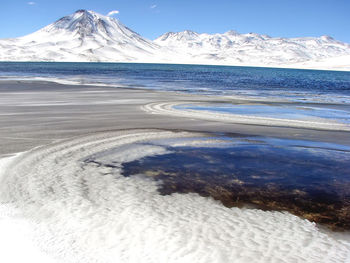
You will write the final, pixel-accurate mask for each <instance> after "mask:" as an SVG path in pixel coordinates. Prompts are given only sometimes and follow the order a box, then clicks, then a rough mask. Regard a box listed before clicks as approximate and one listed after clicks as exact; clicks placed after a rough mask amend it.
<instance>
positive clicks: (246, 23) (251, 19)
mask: <svg viewBox="0 0 350 263" xmlns="http://www.w3.org/2000/svg"><path fill="white" fill-rule="evenodd" d="M4 2H5V3H4ZM4 2H2V3H1V10H0V26H1V30H0V38H7V37H17V36H22V35H26V34H29V33H32V32H34V31H35V30H38V29H40V28H42V27H44V26H46V25H48V24H50V23H52V22H54V21H55V20H57V19H59V18H61V17H62V16H65V15H68V14H71V13H73V12H74V11H76V10H77V9H88V10H94V11H96V12H98V13H101V14H107V13H109V12H110V11H112V10H118V11H119V14H116V15H114V17H116V18H118V19H119V20H121V21H122V22H123V23H124V24H125V25H127V26H128V27H130V28H131V29H133V30H134V31H136V32H138V33H139V34H141V35H142V36H144V37H147V38H150V39H154V38H156V37H158V36H159V35H161V34H163V33H165V32H168V31H182V30H185V29H192V30H194V31H197V32H200V33H203V32H207V33H224V32H226V31H228V30H231V29H233V30H236V31H238V32H240V33H249V32H256V33H260V34H268V35H271V36H282V37H296V36H321V35H330V36H333V37H334V38H336V39H338V40H341V41H344V42H348V43H350V31H349V28H350V0H317V1H316V0H216V1H213V0H138V1H137V0H29V1H28V0H27V1H23V0H4Z"/></svg>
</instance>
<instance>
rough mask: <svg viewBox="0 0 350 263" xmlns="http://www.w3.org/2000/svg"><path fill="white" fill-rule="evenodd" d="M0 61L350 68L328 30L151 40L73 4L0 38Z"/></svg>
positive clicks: (345, 47) (347, 49)
mask: <svg viewBox="0 0 350 263" xmlns="http://www.w3.org/2000/svg"><path fill="white" fill-rule="evenodd" d="M0 48H1V50H0V61H70V62H83V61H85V62H89V61H104V62H146V63H180V64H182V63H183V64H213V65H241V66H270V67H291V68H293V67H294V68H315V69H335V70H350V62H349V61H350V60H349V56H350V45H349V44H347V43H342V42H340V41H337V40H335V39H333V38H332V37H329V36H321V37H319V38H316V37H303V38H282V37H270V36H267V35H260V34H256V33H248V34H240V33H237V32H235V31H228V32H226V33H224V34H199V33H196V32H193V31H190V30H186V31H183V32H176V33H174V32H168V33H166V34H164V35H162V36H160V37H159V38H157V39H156V40H154V41H151V40H148V39H146V38H143V37H142V36H140V35H139V34H137V33H135V32H134V31H132V30H130V29H129V28H128V27H126V26H124V25H123V24H122V23H121V22H120V21H118V20H116V19H114V18H111V17H108V16H103V15H101V14H98V13H95V12H93V11H87V10H78V11H77V12H75V13H74V14H71V15H69V16H65V17H63V18H61V19H59V20H58V21H56V22H54V23H52V24H50V25H48V26H46V27H44V28H43V29H41V30H39V31H37V32H34V33H32V34H30V35H27V36H24V37H19V38H14V39H2V40H0Z"/></svg>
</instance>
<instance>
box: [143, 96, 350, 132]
mask: <svg viewBox="0 0 350 263" xmlns="http://www.w3.org/2000/svg"><path fill="white" fill-rule="evenodd" d="M184 103H186V101H174V102H155V103H150V104H147V105H144V106H142V107H141V108H142V110H144V111H146V112H148V113H152V114H161V115H168V116H176V117H185V118H194V119H201V120H208V121H218V122H226V123H237V124H247V125H261V126H277V127H290V128H302V129H316V130H330V131H350V125H346V124H341V123H336V122H330V121H328V122H326V120H325V119H324V121H325V122H316V121H312V120H306V121H304V120H295V119H293V120H292V119H278V118H270V117H259V116H248V115H240V114H231V113H216V112H212V111H199V110H197V111H196V110H189V109H186V110H178V109H175V106H178V105H181V104H184Z"/></svg>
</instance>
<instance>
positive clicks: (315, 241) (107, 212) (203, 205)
mask: <svg viewBox="0 0 350 263" xmlns="http://www.w3.org/2000/svg"><path fill="white" fill-rule="evenodd" d="M193 136H201V134H199V133H195V134H193V133H188V132H175V133H174V132H171V131H161V130H124V131H115V132H105V133H103V132H102V133H98V134H91V135H87V136H83V137H80V138H73V139H68V140H64V141H61V142H57V143H53V144H50V145H47V146H43V147H40V148H37V149H34V150H32V151H30V152H27V153H24V154H22V155H20V156H18V157H16V158H14V159H13V161H12V164H10V166H8V167H7V169H6V171H5V172H6V177H5V178H2V180H1V181H2V182H1V184H0V185H1V191H0V192H1V200H2V203H6V202H10V203H12V204H15V205H16V206H17V207H18V208H19V209H20V211H21V212H22V216H23V217H24V218H26V219H27V220H30V221H32V222H35V224H36V228H37V230H36V233H37V235H39V237H40V238H39V240H40V243H39V245H40V247H41V248H42V249H43V250H44V251H50V253H53V255H54V256H56V257H58V258H61V259H62V260H63V261H64V262H72V259H74V260H75V261H74V262H104V263H105V262H115V261H116V260H117V261H118V262H130V261H133V260H134V261H135V260H136V261H139V262H140V261H142V262H159V260H165V261H166V262H184V261H186V262H187V261H192V262H193V261H198V260H200V261H202V260H209V261H211V262H227V260H228V261H232V260H234V261H236V262H245V261H246V260H247V259H248V258H250V259H252V260H254V258H255V259H256V258H259V260H261V261H266V262H269V261H270V259H272V258H274V259H279V260H286V261H291V260H299V261H303V262H314V261H320V260H321V259H322V260H323V261H324V262H328V261H332V260H333V261H334V260H335V261H339V262H341V261H343V260H345V259H346V258H347V257H348V253H349V251H350V247H349V243H347V242H346V241H344V240H338V239H337V238H334V237H332V236H331V235H327V234H325V233H322V232H321V231H320V230H318V228H317V226H316V225H315V224H313V223H310V222H309V221H307V220H302V219H300V218H299V217H296V216H293V215H291V214H289V213H285V212H284V213H281V212H271V211H262V210H259V209H240V208H226V207H224V206H223V205H222V204H220V203H219V202H217V201H214V200H213V199H211V198H205V197H200V196H198V195H197V194H172V195H168V196H161V195H159V193H158V190H157V189H158V183H157V182H156V181H153V180H151V179H149V178H145V177H144V176H132V177H124V176H122V175H121V169H122V168H121V166H120V164H121V163H122V162H125V161H130V160H135V159H137V158H140V157H142V156H145V154H146V155H147V156H149V155H152V154H159V153H161V152H162V151H163V150H162V149H161V148H159V147H156V148H152V147H151V148H144V147H145V146H144V145H143V144H142V143H143V142H145V141H147V140H151V139H161V138H163V139H171V138H179V137H182V138H185V137H193ZM135 147H136V148H135ZM140 147H141V148H140ZM140 154H141V155H140ZM110 155H111V156H112V160H113V161H114V162H115V163H114V167H108V166H99V165H98V164H96V163H94V162H86V160H89V159H92V160H96V159H97V160H99V159H101V158H102V159H103V158H105V157H108V158H110V157H109V156H110ZM204 219H205V220H204ZM193 222H197V223H198V225H197V224H193ZM131 230H132V234H131V232H130V231H131ZM228 230H229V231H228ZM133 237H137V238H136V239H134V238H133ZM96 244H98V246H96ZM184 244H186V245H185V247H184ZM271 247H273V249H268V248H271ZM286 250H288V251H289V253H288V254H286V253H285V251H286ZM54 251H55V252H54Z"/></svg>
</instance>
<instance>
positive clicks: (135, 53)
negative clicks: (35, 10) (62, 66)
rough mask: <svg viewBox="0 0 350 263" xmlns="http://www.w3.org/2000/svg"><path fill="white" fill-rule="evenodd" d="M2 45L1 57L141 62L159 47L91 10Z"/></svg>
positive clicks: (149, 57)
mask: <svg viewBox="0 0 350 263" xmlns="http://www.w3.org/2000/svg"><path fill="white" fill-rule="evenodd" d="M0 47H1V52H0V60H15V61H19V60H20V61H138V60H147V59H152V57H153V56H154V54H155V53H156V52H157V51H158V50H159V47H158V45H156V44H155V43H153V42H152V41H150V40H147V39H145V38H143V37H141V36H140V35H139V34H137V33H135V32H133V31H132V30H130V29H129V28H127V27H126V26H124V25H123V24H122V23H121V22H119V21H118V20H116V19H114V18H111V17H107V16H103V15H100V14H97V13H95V12H93V11H87V10H78V11H76V12H75V13H74V14H72V15H69V16H65V17H63V18H61V19H59V20H58V21H56V22H54V23H53V24H50V25H48V26H46V27H44V28H42V29H40V30H39V31H37V32H35V33H32V34H30V35H27V36H24V37H20V38H15V39H8V40H1V41H0Z"/></svg>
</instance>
